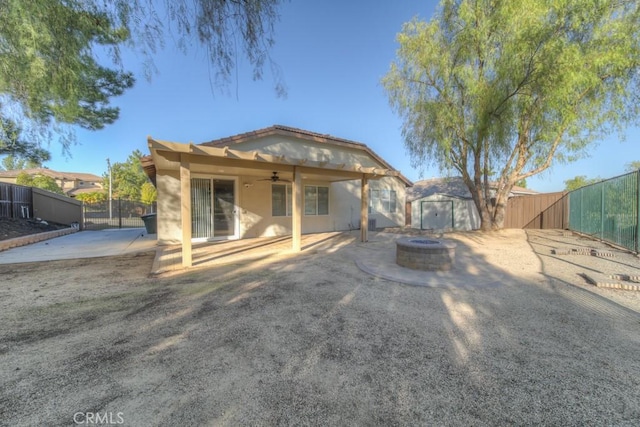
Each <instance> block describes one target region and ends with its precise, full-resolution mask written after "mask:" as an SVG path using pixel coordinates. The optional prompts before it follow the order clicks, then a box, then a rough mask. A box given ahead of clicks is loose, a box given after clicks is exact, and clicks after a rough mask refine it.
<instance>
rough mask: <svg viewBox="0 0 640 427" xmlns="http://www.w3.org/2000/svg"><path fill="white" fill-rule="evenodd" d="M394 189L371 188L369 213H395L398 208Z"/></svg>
mask: <svg viewBox="0 0 640 427" xmlns="http://www.w3.org/2000/svg"><path fill="white" fill-rule="evenodd" d="M396 198H397V197H396V192H395V191H394V190H373V189H371V190H369V213H372V212H374V211H378V212H389V213H394V212H395V211H396V208H397V206H396V205H397V203H396Z"/></svg>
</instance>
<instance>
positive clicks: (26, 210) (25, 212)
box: [0, 182, 33, 218]
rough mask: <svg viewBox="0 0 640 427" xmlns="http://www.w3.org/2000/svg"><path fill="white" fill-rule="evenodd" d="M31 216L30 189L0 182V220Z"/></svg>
mask: <svg viewBox="0 0 640 427" xmlns="http://www.w3.org/2000/svg"><path fill="white" fill-rule="evenodd" d="M32 215H33V201H32V193H31V187H24V186H22V185H15V184H9V183H6V182H0V218H30V217H31V216H32Z"/></svg>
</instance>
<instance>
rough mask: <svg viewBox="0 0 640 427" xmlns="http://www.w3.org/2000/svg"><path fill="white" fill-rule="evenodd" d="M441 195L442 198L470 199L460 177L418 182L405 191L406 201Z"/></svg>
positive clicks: (469, 194)
mask: <svg viewBox="0 0 640 427" xmlns="http://www.w3.org/2000/svg"><path fill="white" fill-rule="evenodd" d="M435 194H442V195H444V196H451V197H457V198H462V199H470V198H471V193H470V192H469V189H468V188H467V186H466V185H465V183H464V182H463V181H462V178H460V177H452V178H431V179H425V180H422V181H418V182H416V183H414V184H413V187H411V188H409V189H408V191H407V201H408V202H411V201H413V200H418V199H422V198H425V197H429V196H433V195H435Z"/></svg>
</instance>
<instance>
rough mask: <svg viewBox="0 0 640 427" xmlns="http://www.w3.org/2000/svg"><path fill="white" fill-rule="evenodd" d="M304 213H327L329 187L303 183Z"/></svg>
mask: <svg viewBox="0 0 640 427" xmlns="http://www.w3.org/2000/svg"><path fill="white" fill-rule="evenodd" d="M304 214H305V215H329V187H317V186H315V185H305V187H304Z"/></svg>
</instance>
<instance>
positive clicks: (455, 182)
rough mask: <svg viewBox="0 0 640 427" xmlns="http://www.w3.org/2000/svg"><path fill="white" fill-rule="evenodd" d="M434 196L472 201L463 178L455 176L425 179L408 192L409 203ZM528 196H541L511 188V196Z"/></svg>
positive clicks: (533, 192)
mask: <svg viewBox="0 0 640 427" xmlns="http://www.w3.org/2000/svg"><path fill="white" fill-rule="evenodd" d="M489 185H490V186H491V187H492V189H493V188H494V187H495V183H489ZM434 194H442V195H445V196H451V197H457V198H462V199H471V193H470V192H469V189H468V188H467V186H466V184H465V183H464V181H463V180H462V177H459V176H455V177H446V178H431V179H425V180H422V181H418V182H416V183H414V184H413V187H411V188H409V189H408V191H407V201H408V202H411V201H413V200H418V199H422V198H424V197H429V196H433V195H434ZM528 194H539V192H537V191H535V190H531V189H529V188H524V187H520V186H517V185H514V186H513V187H512V188H511V193H509V196H524V195H528Z"/></svg>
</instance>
